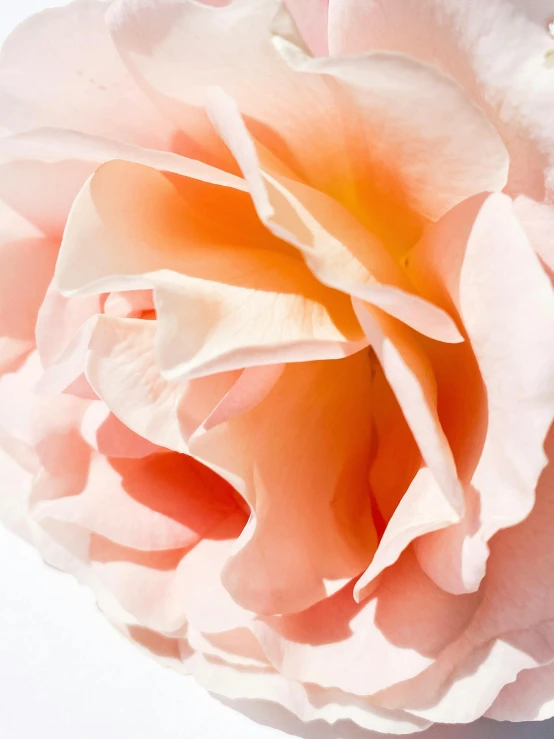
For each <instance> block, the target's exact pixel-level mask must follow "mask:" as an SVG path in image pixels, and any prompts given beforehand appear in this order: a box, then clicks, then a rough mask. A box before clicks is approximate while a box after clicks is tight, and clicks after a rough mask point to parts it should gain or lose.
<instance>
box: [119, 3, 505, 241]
mask: <svg viewBox="0 0 554 739" xmlns="http://www.w3.org/2000/svg"><path fill="white" fill-rule="evenodd" d="M278 8H279V5H278V3H277V2H275V1H274V0H263V1H262V2H257V1H255V0H237V1H236V2H232V3H229V4H228V5H226V6H224V7H221V8H213V7H210V6H208V5H206V4H202V3H196V2H190V1H187V2H178V3H177V2H171V3H165V4H164V5H163V7H156V8H155V10H153V9H152V6H151V4H150V3H148V2H146V0H141V1H140V2H132V3H131V2H129V1H128V0H119V1H118V2H115V3H114V4H113V5H112V7H111V8H110V12H109V14H108V22H109V24H110V25H111V27H112V30H113V35H114V39H115V42H116V45H117V47H118V49H119V50H120V52H121V54H122V56H123V58H124V59H125V60H126V63H127V64H128V66H129V67H130V68H131V69H132V70H133V72H134V73H135V74H136V75H137V76H138V78H139V79H141V82H142V84H143V85H144V87H145V89H147V90H149V92H150V94H151V96H152V98H153V99H155V100H156V101H157V103H158V104H159V105H161V106H163V107H164V108H165V109H166V110H167V111H168V113H169V114H170V115H172V117H173V119H174V120H175V121H176V122H177V124H178V125H179V126H180V127H181V128H182V130H183V131H186V132H187V134H189V135H190V136H191V137H193V138H195V139H196V140H197V141H198V142H199V146H200V147H201V152H200V153H199V155H198V156H199V158H202V157H206V156H208V152H209V153H210V154H211V155H212V156H215V162H217V163H219V164H220V165H221V166H225V167H232V166H233V163H232V161H230V160H229V157H228V154H227V158H225V153H224V152H223V153H222V152H221V151H220V148H221V147H220V148H219V149H218V146H217V141H214V137H213V131H210V129H209V127H207V125H206V124H207V120H206V116H205V113H204V110H203V109H204V105H205V91H206V88H208V87H209V86H211V85H219V86H221V87H222V88H223V89H224V90H225V91H226V92H227V93H228V94H230V95H231V96H232V97H233V98H234V99H235V100H236V102H237V105H238V108H239V110H240V112H241V114H243V115H244V117H245V120H246V121H247V125H248V126H249V130H250V132H251V133H252V135H253V136H254V138H255V139H256V140H257V141H258V142H259V143H260V144H261V145H263V146H264V147H265V148H266V149H268V150H269V151H271V152H272V154H273V155H275V156H276V157H277V159H278V160H279V162H281V164H282V165H284V167H285V170H287V171H288V172H289V173H292V176H293V177H296V178H298V179H300V180H303V181H305V182H306V183H308V184H310V185H312V186H314V187H315V188H316V189H319V190H322V191H325V192H327V193H328V194H329V195H331V196H333V197H334V198H336V199H337V200H339V201H340V202H343V203H344V204H345V205H347V207H349V208H350V209H351V210H353V211H354V212H356V214H357V215H358V216H359V217H360V218H362V219H365V222H366V223H368V224H369V225H370V228H371V230H373V231H374V232H375V233H377V235H378V236H379V237H381V238H383V239H385V240H386V241H387V242H393V245H394V247H395V249H396V251H400V252H402V250H403V249H406V248H407V247H408V246H409V245H410V244H411V243H413V242H414V239H416V238H417V236H418V234H419V233H420V232H421V228H422V226H423V224H424V221H425V219H426V218H436V217H438V216H440V215H442V214H443V213H444V212H445V211H446V210H448V209H449V208H450V207H452V206H453V205H455V204H456V203H458V202H460V200H463V199H464V198H466V197H468V196H469V195H473V194H475V193H477V192H481V191H482V190H489V189H490V190H496V189H501V188H502V187H503V186H504V184H505V180H506V173H507V167H508V159H507V155H506V151H505V149H504V146H503V145H502V143H501V141H500V140H499V138H498V136H497V134H496V132H495V131H494V129H493V128H492V127H491V126H490V124H489V123H488V122H487V120H486V119H485V117H484V116H483V115H482V113H481V112H480V111H479V110H478V109H477V108H476V107H475V106H473V105H472V104H471V103H470V102H469V100H468V99H467V98H466V97H465V95H464V94H463V92H462V91H461V90H460V88H459V87H458V86H457V85H455V84H454V83H452V82H451V81H450V80H449V79H447V78H446V77H444V76H442V75H441V74H440V73H438V72H436V71H434V70H432V69H431V68H429V67H427V66H425V65H422V64H421V63H419V62H417V61H416V60H410V59H407V58H405V57H400V56H395V55H379V56H369V55H368V56H366V57H363V58H356V59H354V58H350V59H343V60H335V59H318V60H310V59H309V58H308V57H307V56H306V54H305V52H304V51H302V50H301V48H300V47H301V46H302V42H301V41H298V44H300V46H299V45H298V44H291V38H293V37H294V28H292V27H291V24H290V22H288V21H287V18H286V17H284V15H283V12H282V11H281V13H280V15H279V17H278V19H277V25H276V32H277V35H276V37H275V43H276V45H277V46H278V49H279V51H280V52H281V53H282V54H283V55H284V56H285V57H286V61H285V60H284V59H282V58H281V57H280V54H279V53H277V51H276V49H275V48H274V47H273V46H272V44H271V30H270V29H271V24H272V21H273V20H274V18H275V15H276V12H277V10H278ZM183 74H184V75H185V76H186V75H189V76H190V77H194V79H195V84H194V85H183V84H182V77H183ZM268 89H271V91H272V92H271V95H268V94H267V90H268ZM429 107H432V110H433V115H432V116H430V115H429V113H428V109H429ZM206 161H208V159H206ZM393 163H394V166H392V164H393ZM399 212H401V213H402V217H401V218H399V217H398V213H399ZM398 242H400V243H398Z"/></svg>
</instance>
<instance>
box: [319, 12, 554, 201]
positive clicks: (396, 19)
mask: <svg viewBox="0 0 554 739" xmlns="http://www.w3.org/2000/svg"><path fill="white" fill-rule="evenodd" d="M551 21H552V5H551V3H550V2H549V0H538V1H537V2H528V1H526V0H491V1H490V2H487V4H486V5H484V4H483V3H482V2H481V1H480V0H468V1H467V2H463V3H452V2H448V0H430V1H429V2H425V3H424V4H422V3H421V2H419V0H372V1H371V2H366V1H365V0H330V4H329V48H330V52H331V54H333V55H335V54H339V55H342V54H361V53H365V52H369V51H377V50H387V51H400V52H403V53H405V54H409V55H411V56H413V57H416V58H418V59H421V60H422V61H425V62H430V63H432V64H434V65H436V66H437V67H438V68H439V69H441V70H442V71H443V72H445V73H446V74H449V75H452V77H453V78H454V79H456V80H457V81H458V82H459V83H460V85H461V86H462V87H463V88H464V90H465V91H466V93H467V94H468V95H470V96H471V97H472V99H473V100H474V102H475V103H476V104H477V105H478V106H479V107H480V108H481V109H482V110H484V112H485V113H486V115H487V117H488V118H489V120H491V121H492V122H493V123H494V125H495V128H496V129H497V130H498V131H499V133H500V135H501V136H502V138H503V140H504V142H505V144H506V146H507V148H508V151H509V153H510V176H509V181H508V192H509V193H510V194H512V195H517V194H519V193H523V194H526V195H528V196H529V197H532V198H534V199H536V200H542V199H543V198H544V197H546V199H547V200H548V201H549V202H552V201H553V197H554V194H553V193H554V169H553V165H554V135H553V133H552V131H553V120H552V111H553V110H554V91H553V89H552V83H551V71H552V70H551V59H552V52H553V50H554V45H553V42H552V36H551V35H550V34H549V33H548V25H549V22H551ZM429 38H432V39H433V43H428V40H429ZM469 145H470V146H471V143H470V144H469ZM486 189H489V188H483V190H486Z"/></svg>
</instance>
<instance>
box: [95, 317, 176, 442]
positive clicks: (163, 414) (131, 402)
mask: <svg viewBox="0 0 554 739" xmlns="http://www.w3.org/2000/svg"><path fill="white" fill-rule="evenodd" d="M155 333H156V326H155V323H154V322H151V321H142V320H140V319H133V318H112V317H109V316H99V317H98V318H97V319H96V322H95V324H94V326H93V329H92V332H91V335H90V341H89V342H87V343H86V350H87V359H86V376H87V379H88V381H89V382H90V384H91V386H92V388H93V389H94V390H95V391H96V393H97V394H98V396H99V397H100V398H102V400H103V401H104V402H105V403H106V405H107V406H108V408H109V409H110V410H111V411H112V412H113V413H114V415H115V416H116V417H117V418H119V419H120V420H121V421H122V422H123V423H124V424H125V425H126V426H128V427H129V428H130V429H132V430H133V431H134V432H135V433H137V434H139V435H140V436H142V437H144V438H145V439H147V440H148V441H150V442H152V443H153V444H158V445H159V446H163V447H166V448H167V449H173V450H175V451H181V452H184V451H186V450H187V445H186V443H185V441H184V439H183V437H182V435H181V431H180V427H179V417H178V409H179V404H180V402H181V400H182V399H183V397H184V395H185V393H186V385H185V383H180V382H171V381H167V380H164V379H163V378H162V377H161V375H160V373H159V370H158V367H157V363H156V359H155V356H154V336H155Z"/></svg>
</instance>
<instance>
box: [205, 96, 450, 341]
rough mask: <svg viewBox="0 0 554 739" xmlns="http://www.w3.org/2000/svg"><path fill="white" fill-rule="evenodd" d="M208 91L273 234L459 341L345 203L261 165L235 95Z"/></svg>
mask: <svg viewBox="0 0 554 739" xmlns="http://www.w3.org/2000/svg"><path fill="white" fill-rule="evenodd" d="M209 92H210V94H209V104H208V112H209V113H210V117H211V119H212V121H213V123H214V125H215V126H216V128H217V130H218V131H219V133H220V135H221V136H222V138H223V140H224V141H225V143H226V144H227V145H228V146H229V148H230V150H231V151H232V152H233V154H234V156H235V157H236V160H237V162H238V164H239V166H240V168H241V171H242V172H243V174H244V176H245V178H246V181H247V183H248V186H249V189H250V193H251V195H252V200H253V202H254V204H255V206H256V210H257V212H258V215H259V217H260V218H261V220H262V221H263V222H264V223H265V224H266V225H267V227H268V229H269V230H270V231H272V233H273V234H274V235H275V236H277V237H279V238H280V239H283V240H284V241H287V242H288V243H289V244H292V245H294V246H295V247H296V248H297V249H298V251H299V252H300V254H301V255H302V256H303V258H304V260H305V261H306V264H307V265H308V266H309V268H310V269H311V271H312V272H313V273H314V274H315V275H316V276H317V277H318V279H319V280H320V281H321V282H322V283H323V284H325V285H328V286H329V287H331V288H334V289H337V290H341V291H344V292H347V293H349V294H351V295H355V296H357V297H360V298H362V299H364V300H367V301H368V302H371V303H372V304H373V305H376V306H378V307H380V308H382V309H383V310H384V311H386V312H387V313H390V314H391V315H394V316H395V317H397V318H398V319H399V320H402V321H404V322H406V323H407V324H408V325H410V326H412V327H413V328H415V329H416V330H417V331H421V332H422V333H424V334H426V335H428V336H431V337H432V338H435V339H438V340H440V341H447V342H457V341H460V340H461V336H460V334H459V332H458V329H457V328H456V326H455V324H454V322H453V321H452V319H451V318H450V316H448V314H446V313H445V312H444V311H443V310H442V309H440V308H437V307H436V306H434V305H432V304H430V303H428V302H427V301H426V300H424V299H422V298H421V297H420V296H419V295H414V294H413V292H412V290H414V288H413V285H411V283H410V281H409V279H408V278H407V276H406V275H405V274H404V273H403V271H402V270H401V269H400V267H399V266H398V264H397V263H396V262H395V260H394V259H393V257H392V256H391V255H390V254H389V252H388V251H387V250H386V249H385V248H384V246H383V245H382V244H381V243H380V242H379V241H378V239H376V238H375V236H373V235H372V234H371V233H369V232H368V231H367V230H366V229H365V228H364V227H363V226H362V224H361V223H359V222H358V221H357V219H356V218H355V217H354V216H352V214H351V213H349V212H348V210H347V209H346V208H344V207H343V206H341V205H340V203H338V202H337V201H335V200H333V199H332V198H330V197H329V196H328V195H325V194H324V193H322V192H319V191H317V190H315V189H313V188H311V187H308V186H306V185H303V184H301V183H299V182H297V181H295V180H291V179H290V178H287V177H283V176H281V175H271V174H269V173H268V172H265V171H264V170H263V169H260V163H259V161H258V153H257V151H256V148H255V146H254V142H253V140H252V139H251V137H250V135H249V133H248V130H247V128H246V127H245V125H244V122H243V121H242V119H241V116H240V114H239V111H238V109H237V108H236V106H235V104H234V102H233V101H232V99H231V98H229V96H227V95H226V94H225V93H224V92H223V91H222V90H221V89H219V88H214V89H212V90H210V91H209ZM262 156H263V159H266V158H267V157H265V156H264V155H263V152H262ZM263 159H262V163H263ZM269 165H270V167H269V168H270V169H272V167H271V163H270V162H269Z"/></svg>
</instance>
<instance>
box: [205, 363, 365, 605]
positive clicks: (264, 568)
mask: <svg viewBox="0 0 554 739" xmlns="http://www.w3.org/2000/svg"><path fill="white" fill-rule="evenodd" d="M369 372H370V366H369V361H368V357H367V355H366V354H365V352H363V353H358V354H356V355H353V356H352V357H349V358H346V359H342V360H335V361H333V362H317V363H311V362H302V363H295V364H289V365H287V366H286V367H285V369H284V372H283V374H282V375H281V377H280V379H279V380H278V381H277V382H276V383H275V385H274V386H273V388H272V389H271V390H270V392H269V393H268V394H267V395H266V396H265V398H264V399H263V400H261V402H259V404H258V405H257V406H256V407H255V408H254V409H253V410H250V411H248V412H245V413H242V414H241V415H239V416H235V417H233V418H232V419H230V420H228V421H227V422H225V423H222V424H220V425H218V426H216V427H214V428H213V429H211V430H209V431H205V432H204V433H203V434H201V435H199V436H196V437H194V438H193V439H192V440H191V451H192V453H193V454H194V455H195V456H197V457H198V458H199V459H201V460H202V461H204V462H205V463H206V464H209V465H210V466H211V467H213V468H214V469H217V470H218V471H219V472H220V474H223V475H225V476H226V477H227V479H230V480H232V481H233V484H234V485H235V487H237V488H238V490H239V492H241V494H242V495H243V496H244V497H245V498H246V500H248V502H249V503H250V505H251V507H252V518H251V520H250V523H249V526H248V527H247V528H246V529H245V531H244V532H243V534H242V535H241V538H240V539H239V541H238V542H237V552H236V554H235V556H234V557H233V558H232V559H231V560H230V561H229V563H228V564H227V566H226V568H225V570H224V573H223V582H224V585H225V587H226V588H227V589H228V590H229V592H230V593H231V595H232V596H233V598H234V599H235V600H236V601H237V602H238V603H240V604H241V605H242V606H244V607H245V608H247V609H249V610H252V611H255V612H257V613H284V612H291V611H297V610H299V609H302V608H306V607H308V606H309V605H311V604H313V603H314V602H316V601H318V600H321V599H322V598H325V597H326V595H327V594H329V593H330V592H334V591H335V590H336V589H337V588H338V587H341V586H342V584H343V583H344V581H345V579H350V578H351V577H353V576H354V575H356V574H359V573H360V572H362V571H363V569H365V567H366V566H367V564H368V562H369V560H370V558H371V555H372V554H373V551H374V549H375V545H376V537H375V532H374V529H373V523H372V516H371V504H370V496H369V490H368V482H367V469H368V466H369V460H370V453H371V450H370V435H371V431H370V413H371V410H370V409H371V403H372V398H371V392H370V383H369V382H368V379H369V377H370V374H369Z"/></svg>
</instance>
